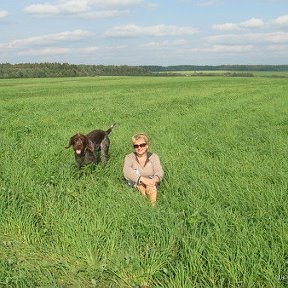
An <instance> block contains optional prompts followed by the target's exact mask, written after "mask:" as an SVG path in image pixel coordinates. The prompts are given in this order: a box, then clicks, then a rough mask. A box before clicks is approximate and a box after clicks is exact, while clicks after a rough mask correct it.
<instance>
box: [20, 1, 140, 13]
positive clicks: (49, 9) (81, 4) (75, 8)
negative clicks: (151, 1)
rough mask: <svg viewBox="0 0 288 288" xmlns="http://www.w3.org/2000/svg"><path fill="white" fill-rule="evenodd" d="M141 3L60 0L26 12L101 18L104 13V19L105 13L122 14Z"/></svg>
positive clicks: (27, 8)
mask: <svg viewBox="0 0 288 288" xmlns="http://www.w3.org/2000/svg"><path fill="white" fill-rule="evenodd" d="M141 2H142V0H106V1H100V0H58V1H56V2H54V3H51V2H48V3H44V4H31V5H29V6H27V7H25V8H24V11H25V12H26V13H29V14H32V15H35V16H45V15H46V16H48V15H55V14H73V15H80V16H81V15H82V14H83V13H84V15H85V13H88V14H90V15H92V14H95V15H97V13H98V16H99V15H100V13H101V12H104V13H103V14H102V17H103V16H104V15H105V11H110V10H111V11H113V10H120V12H119V13H121V10H122V9H124V8H127V7H131V6H134V5H139V4H140V3H141ZM102 10H103V11H102ZM126 12H127V10H126ZM106 13H107V12H106ZM114 13H115V11H114ZM108 14H109V15H108V17H111V13H108ZM82 16H83V15H82Z"/></svg>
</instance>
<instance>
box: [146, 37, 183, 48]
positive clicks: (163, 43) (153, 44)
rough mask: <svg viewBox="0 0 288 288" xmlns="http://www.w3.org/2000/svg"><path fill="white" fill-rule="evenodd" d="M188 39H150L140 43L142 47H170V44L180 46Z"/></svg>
mask: <svg viewBox="0 0 288 288" xmlns="http://www.w3.org/2000/svg"><path fill="white" fill-rule="evenodd" d="M187 43H188V41H186V40H183V39H182V40H174V41H171V40H164V41H151V42H148V43H145V44H143V45H142V47H144V48H163V47H168V48H171V47H172V46H174V47H175V46H182V45H185V44H187Z"/></svg>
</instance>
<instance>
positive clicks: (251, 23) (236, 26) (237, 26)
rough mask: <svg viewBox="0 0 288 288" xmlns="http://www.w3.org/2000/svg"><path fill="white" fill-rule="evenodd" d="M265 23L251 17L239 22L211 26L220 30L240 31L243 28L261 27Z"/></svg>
mask: <svg viewBox="0 0 288 288" xmlns="http://www.w3.org/2000/svg"><path fill="white" fill-rule="evenodd" d="M264 25H265V23H264V21H263V20H262V19H259V18H251V19H249V20H246V21H243V22H240V23H223V24H214V25H212V28H213V29H215V30H220V31H240V30H243V28H246V29H247V28H249V29H250V28H262V27H263V26H264Z"/></svg>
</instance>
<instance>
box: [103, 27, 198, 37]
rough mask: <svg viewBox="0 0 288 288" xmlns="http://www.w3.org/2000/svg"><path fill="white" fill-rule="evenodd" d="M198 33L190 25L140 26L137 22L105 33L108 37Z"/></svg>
mask: <svg viewBox="0 0 288 288" xmlns="http://www.w3.org/2000/svg"><path fill="white" fill-rule="evenodd" d="M196 33H198V31H197V29H195V28H193V27H189V26H184V27H181V26H174V25H162V24H160V25H154V26H138V25H135V24H130V25H123V26H115V27H113V28H111V29H110V30H108V31H106V32H105V33H104V35H105V36H107V37H137V36H147V35H149V36H179V35H192V34H196Z"/></svg>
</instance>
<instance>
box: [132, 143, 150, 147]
mask: <svg viewBox="0 0 288 288" xmlns="http://www.w3.org/2000/svg"><path fill="white" fill-rule="evenodd" d="M146 145H147V143H141V144H134V145H133V147H134V148H139V147H141V148H143V147H145V146H146Z"/></svg>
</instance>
